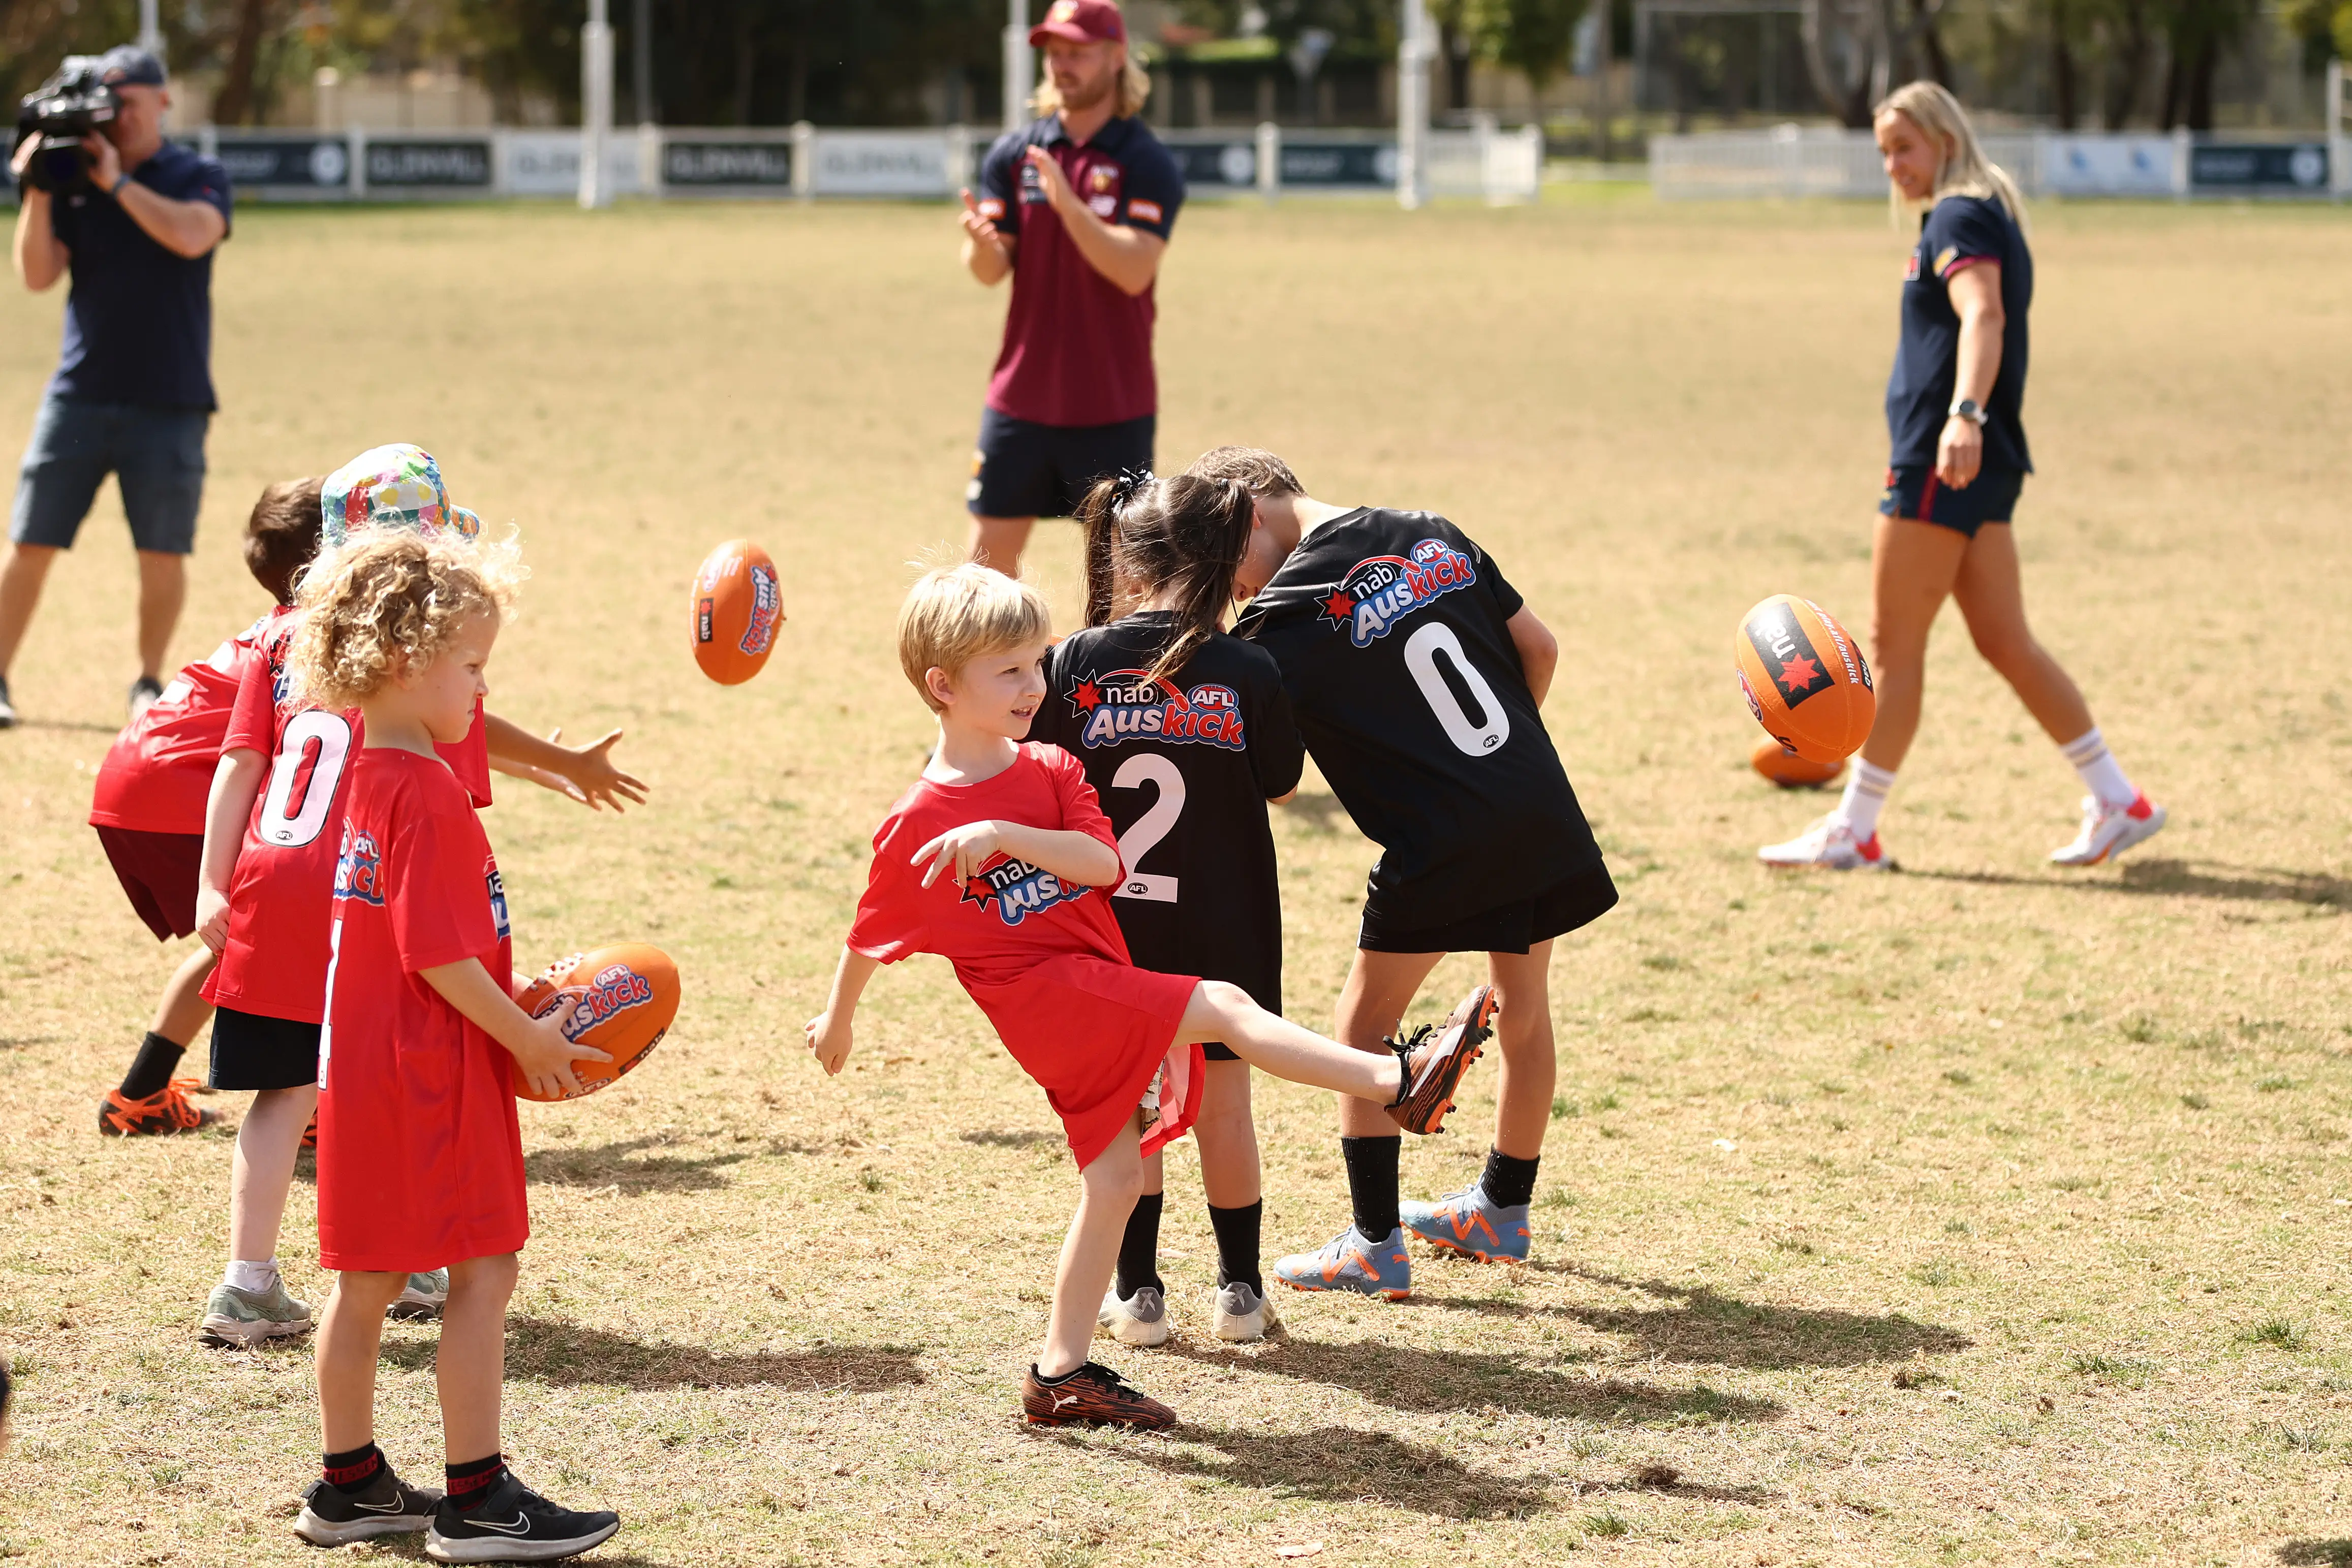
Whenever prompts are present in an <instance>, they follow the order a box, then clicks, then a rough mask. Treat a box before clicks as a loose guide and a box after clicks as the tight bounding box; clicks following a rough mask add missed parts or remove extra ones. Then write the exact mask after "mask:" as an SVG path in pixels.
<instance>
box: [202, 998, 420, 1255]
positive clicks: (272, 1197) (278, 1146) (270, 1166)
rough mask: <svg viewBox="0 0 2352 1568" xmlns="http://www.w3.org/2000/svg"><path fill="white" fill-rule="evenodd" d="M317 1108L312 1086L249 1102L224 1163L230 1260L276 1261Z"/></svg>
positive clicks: (279, 1091)
mask: <svg viewBox="0 0 2352 1568" xmlns="http://www.w3.org/2000/svg"><path fill="white" fill-rule="evenodd" d="M157 1032H159V1033H160V1032H162V1031H161V1030H158V1031H157ZM318 1104H319V1091H318V1088H317V1086H316V1085H314V1084H305V1085H303V1086H302V1087H301V1088H299V1089H264V1090H263V1091H261V1092H259V1093H258V1094H256V1095H255V1096H254V1097H253V1109H251V1110H250V1111H247V1113H245V1123H244V1124H243V1125H242V1126H240V1127H238V1128H237V1130H236V1155H235V1156H234V1157H233V1158H232V1159H231V1160H230V1162H229V1176H228V1255H229V1257H230V1258H232V1259H235V1260H238V1261H241V1262H247V1263H263V1262H267V1261H268V1260H270V1259H272V1258H274V1257H276V1256H277V1255H278V1229H279V1228H280V1226H281V1225H282V1224H283V1223H284V1221H285V1218H286V1192H287V1189H288V1188H289V1187H290V1186H293V1185H294V1161H295V1159H296V1158H297V1157H298V1156H299V1155H300V1154H301V1152H302V1134H303V1133H304V1132H305V1131H306V1130H308V1129H309V1127H310V1113H311V1112H312V1111H314V1110H316V1109H317V1108H318ZM394 1293H395V1294H397V1293H398V1292H394Z"/></svg>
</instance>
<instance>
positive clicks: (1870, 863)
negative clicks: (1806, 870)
mask: <svg viewBox="0 0 2352 1568" xmlns="http://www.w3.org/2000/svg"><path fill="white" fill-rule="evenodd" d="M1756 858H1757V859H1758V860H1759V861H1762V862H1764V863H1765V864H1766V865H1778V866H1819V867H1821V868H1822V870H1824V871H1885V870H1887V869H1889V868H1890V867H1892V866H1893V865H1894V864H1895V862H1894V861H1893V860H1892V859H1890V858H1889V857H1888V855H1887V853H1886V851H1885V847H1884V846H1883V845H1881V844H1880V843H1879V841H1878V835H1877V834H1876V833H1872V834H1871V835H1870V837H1868V838H1866V839H1859V840H1857V839H1856V838H1855V837H1854V836H1853V829H1852V828H1849V827H1847V826H1846V825H1845V823H1844V822H1843V821H1842V820H1841V819H1840V818H1839V816H1838V814H1837V813H1836V812H1835V811H1832V812H1831V813H1830V814H1829V815H1827V816H1825V817H1822V818H1821V819H1820V820H1818V821H1815V822H1814V823H1813V825H1812V826H1811V827H1809V828H1807V829H1806V830H1805V831H1803V832H1801V833H1799V834H1798V835H1797V836H1796V837H1795V838H1793V839H1790V841H1788V842H1787V843H1785V844H1766V845H1765V846H1764V847H1763V848H1762V849H1760V850H1758V851H1757V852H1756Z"/></svg>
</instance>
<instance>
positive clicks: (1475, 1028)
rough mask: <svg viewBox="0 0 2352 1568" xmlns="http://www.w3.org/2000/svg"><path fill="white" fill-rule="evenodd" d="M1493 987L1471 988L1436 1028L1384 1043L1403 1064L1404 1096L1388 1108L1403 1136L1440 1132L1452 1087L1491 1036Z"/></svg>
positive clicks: (1451, 1104) (1424, 1028)
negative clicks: (1406, 1133) (1409, 1037)
mask: <svg viewBox="0 0 2352 1568" xmlns="http://www.w3.org/2000/svg"><path fill="white" fill-rule="evenodd" d="M1495 1009H1496V1002H1495V988H1494V987H1492V986H1474V987H1472V988H1471V990H1470V994H1469V995H1468V996H1466V997H1465V998H1462V1005H1461V1006H1460V1007H1458V1008H1455V1009H1454V1011H1453V1012H1452V1013H1451V1014H1449V1015H1448V1016H1447V1018H1446V1019H1445V1021H1444V1023H1443V1024H1440V1025H1439V1026H1438V1027H1437V1028H1436V1029H1435V1030H1432V1029H1431V1028H1430V1027H1429V1026H1428V1025H1427V1024H1423V1026H1422V1027H1421V1028H1419V1029H1417V1030H1413V1032H1412V1039H1410V1040H1403V1041H1401V1042H1400V1041H1397V1040H1391V1041H1389V1045H1390V1047H1391V1049H1392V1050H1394V1051H1396V1053H1397V1061H1400V1062H1402V1064H1403V1066H1404V1092H1402V1093H1401V1094H1399V1095H1398V1096H1397V1097H1396V1103H1394V1104H1392V1105H1391V1106H1390V1107H1389V1108H1388V1113H1389V1114H1390V1115H1391V1116H1392V1117H1394V1118H1395V1119H1396V1124H1397V1125H1398V1126H1400V1127H1402V1128H1403V1129H1404V1130H1405V1131H1406V1132H1408V1133H1434V1132H1439V1131H1441V1130H1443V1129H1444V1125H1445V1113H1447V1112H1448V1111H1451V1110H1453V1109H1454V1089H1455V1088H1456V1087H1457V1086H1458V1085H1459V1084H1460V1083H1461V1082H1462V1075H1463V1074H1464V1073H1465V1072H1467V1071H1469V1070H1470V1064H1471V1063H1472V1062H1474V1061H1477V1060H1478V1057H1479V1054H1480V1052H1479V1050H1478V1048H1479V1047H1480V1046H1482V1045H1484V1044H1486V1041H1487V1040H1488V1039H1489V1038H1490V1037H1492V1036H1493V1034H1494V1032H1495Z"/></svg>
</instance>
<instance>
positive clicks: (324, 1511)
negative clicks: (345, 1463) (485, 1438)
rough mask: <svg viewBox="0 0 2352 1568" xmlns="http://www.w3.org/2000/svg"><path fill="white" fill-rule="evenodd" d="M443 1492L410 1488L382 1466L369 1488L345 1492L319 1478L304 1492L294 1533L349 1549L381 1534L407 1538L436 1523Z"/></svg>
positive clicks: (325, 1544)
mask: <svg viewBox="0 0 2352 1568" xmlns="http://www.w3.org/2000/svg"><path fill="white" fill-rule="evenodd" d="M440 1501H441V1494H440V1493H439V1492H437V1491H426V1490H424V1489H423V1488H421V1487H413V1486H410V1485H409V1484H408V1483H407V1482H406V1481H404V1480H402V1479H400V1478H399V1477H398V1476H396V1475H394V1474H393V1473H392V1467H391V1466H390V1465H383V1466H381V1467H380V1468H379V1469H377V1470H376V1472H375V1474H374V1475H373V1477H371V1478H370V1479H369V1481H368V1485H367V1488H366V1490H362V1491H356V1492H347V1491H345V1490H343V1489H342V1488H341V1487H339V1486H337V1485H335V1484H334V1483H333V1482H332V1481H329V1480H315V1481H312V1482H311V1483H310V1490H309V1491H307V1492H304V1493H303V1494H302V1511H301V1513H300V1515H299V1516H298V1517H297V1518H296V1519H295V1521H294V1533H295V1534H297V1535H299V1536H300V1537H301V1538H302V1539H303V1540H305V1541H307V1542H310V1544H311V1545H313V1546H349V1545H350V1544H351V1543H352V1542H354V1541H373V1539H375V1538H376V1537H377V1536H379V1535H406V1534H408V1533H410V1532H411V1531H419V1530H422V1529H424V1528H425V1526H426V1525H428V1524H430V1523H432V1522H433V1510H434V1509H435V1508H436V1506H437V1505H438V1504H439V1503H440Z"/></svg>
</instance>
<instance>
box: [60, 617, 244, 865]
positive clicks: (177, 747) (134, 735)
mask: <svg viewBox="0 0 2352 1568" xmlns="http://www.w3.org/2000/svg"><path fill="white" fill-rule="evenodd" d="M285 613H286V611H285V608H284V607H283V606H280V607H279V608H278V609H276V610H273V611H271V612H269V613H268V614H267V615H265V616H263V617H262V618H261V619H260V620H258V621H257V622H254V623H253V624H252V625H250V626H248V627H247V628H246V629H245V630H244V631H242V632H238V633H237V634H236V636H234V637H231V638H230V639H229V640H228V641H227V642H226V643H222V644H221V645H220V646H219V647H217V648H215V649H214V650H213V655H212V657H211V658H209V659H206V660H205V662H204V663H203V664H190V665H188V666H187V667H186V668H185V669H184V670H182V671H181V672H180V673H179V674H177V675H175V676H173V678H172V684H171V685H168V686H165V687H164V688H163V695H162V696H159V697H157V698H156V699H155V700H154V701H153V702H152V703H150V704H148V705H147V711H146V712H144V713H142V714H141V715H140V716H138V717H137V718H134V719H132V720H131V722H130V723H129V724H127V725H124V726H123V727H122V733H121V735H118V736H116V737H114V744H113V745H112V746H111V747H108V748H107V753H106V760H105V761H103V762H101V763H100V764H99V765H98V789H97V790H96V791H95V793H94V795H93V797H92V799H91V800H90V808H89V821H90V826H92V827H94V828H128V829H131V830H132V831H136V832H142V833H198V834H201V833H202V832H203V831H205V798H206V797H207V796H209V795H210V794H211V793H212V788H213V770H214V768H215V767H217V766H218V765H219V762H220V754H221V737H223V736H225V735H226V734H227V733H228V722H229V710H230V709H231V708H232V707H234V706H236V690H237V684H238V682H239V680H240V679H241V678H242V677H243V676H244V674H245V667H246V665H247V664H250V663H252V661H253V648H254V644H255V643H257V642H258V641H259V640H260V639H261V636H262V634H263V633H264V632H266V631H268V628H269V627H270V625H271V624H272V623H273V622H276V621H277V620H278V618H280V617H281V616H283V615H284V614H285Z"/></svg>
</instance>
